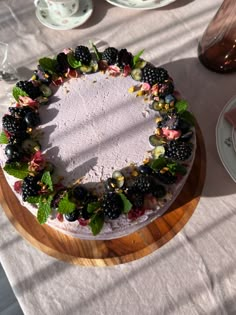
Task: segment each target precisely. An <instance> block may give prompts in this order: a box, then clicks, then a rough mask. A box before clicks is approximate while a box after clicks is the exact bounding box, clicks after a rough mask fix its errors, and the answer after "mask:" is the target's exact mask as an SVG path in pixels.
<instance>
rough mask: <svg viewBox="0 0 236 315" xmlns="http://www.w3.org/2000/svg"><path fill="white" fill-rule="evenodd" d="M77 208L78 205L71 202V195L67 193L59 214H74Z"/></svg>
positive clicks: (59, 206)
mask: <svg viewBox="0 0 236 315" xmlns="http://www.w3.org/2000/svg"><path fill="white" fill-rule="evenodd" d="M75 208H76V205H75V203H74V202H72V201H70V200H69V194H68V192H67V193H66V194H65V196H64V197H63V198H62V199H61V200H60V202H59V204H58V212H60V213H63V214H67V213H71V212H73V211H74V210H75Z"/></svg>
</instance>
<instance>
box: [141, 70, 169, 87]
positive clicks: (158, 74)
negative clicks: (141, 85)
mask: <svg viewBox="0 0 236 315" xmlns="http://www.w3.org/2000/svg"><path fill="white" fill-rule="evenodd" d="M168 78H169V75H168V72H167V71H166V70H165V69H164V68H154V67H150V66H147V67H144V69H143V76H142V81H143V82H145V83H149V84H150V85H151V86H152V85H154V84H156V83H158V84H159V83H163V82H165V80H167V79H168Z"/></svg>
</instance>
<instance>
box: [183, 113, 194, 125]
mask: <svg viewBox="0 0 236 315" xmlns="http://www.w3.org/2000/svg"><path fill="white" fill-rule="evenodd" d="M181 118H182V119H184V120H185V121H187V122H188V123H189V124H190V125H191V126H194V125H195V117H194V116H193V114H191V113H190V112H189V111H187V110H186V111H185V112H183V113H182V114H181Z"/></svg>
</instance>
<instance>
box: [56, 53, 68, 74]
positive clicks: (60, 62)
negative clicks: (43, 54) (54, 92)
mask: <svg viewBox="0 0 236 315" xmlns="http://www.w3.org/2000/svg"><path fill="white" fill-rule="evenodd" d="M68 68H70V65H69V63H68V61H67V55H66V54H65V53H63V52H61V53H59V54H58V55H57V66H56V71H57V72H59V73H65V72H67V70H68Z"/></svg>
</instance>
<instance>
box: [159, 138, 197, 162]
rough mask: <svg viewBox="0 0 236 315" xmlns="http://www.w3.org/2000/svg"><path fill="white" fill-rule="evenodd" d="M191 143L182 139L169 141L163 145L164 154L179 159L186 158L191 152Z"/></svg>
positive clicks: (183, 159)
mask: <svg viewBox="0 0 236 315" xmlns="http://www.w3.org/2000/svg"><path fill="white" fill-rule="evenodd" d="M192 149H193V148H192V144H191V143H187V142H182V141H170V142H169V143H168V144H166V146H165V156H166V157H168V158H170V159H173V160H179V161H185V160H187V159H188V158H189V157H190V156H191V154H192Z"/></svg>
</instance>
